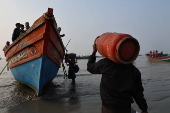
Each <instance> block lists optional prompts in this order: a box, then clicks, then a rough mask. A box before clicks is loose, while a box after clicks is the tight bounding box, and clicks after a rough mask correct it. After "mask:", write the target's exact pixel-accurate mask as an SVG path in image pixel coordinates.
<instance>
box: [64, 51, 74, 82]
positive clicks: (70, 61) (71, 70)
mask: <svg viewBox="0 0 170 113" xmlns="http://www.w3.org/2000/svg"><path fill="white" fill-rule="evenodd" d="M65 62H66V64H67V66H69V69H68V79H72V84H73V85H75V78H76V74H75V71H74V66H75V65H76V63H77V61H76V60H75V59H74V58H71V59H70V58H69V55H68V54H67V55H66V56H65Z"/></svg>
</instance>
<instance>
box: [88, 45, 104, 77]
mask: <svg viewBox="0 0 170 113" xmlns="http://www.w3.org/2000/svg"><path fill="white" fill-rule="evenodd" d="M96 52H97V48H96V44H94V45H93V53H92V55H90V57H89V60H88V63H87V70H88V71H89V72H90V73H92V74H102V60H99V61H98V62H96Z"/></svg>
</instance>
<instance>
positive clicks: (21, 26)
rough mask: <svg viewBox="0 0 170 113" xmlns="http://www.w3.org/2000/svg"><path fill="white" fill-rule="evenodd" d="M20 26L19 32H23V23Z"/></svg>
mask: <svg viewBox="0 0 170 113" xmlns="http://www.w3.org/2000/svg"><path fill="white" fill-rule="evenodd" d="M20 28H21V29H20V32H21V33H24V32H25V30H24V25H23V24H21V25H20Z"/></svg>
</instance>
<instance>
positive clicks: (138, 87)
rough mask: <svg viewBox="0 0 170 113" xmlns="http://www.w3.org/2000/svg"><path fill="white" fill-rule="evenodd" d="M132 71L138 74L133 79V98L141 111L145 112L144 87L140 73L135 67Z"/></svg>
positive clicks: (146, 107)
mask: <svg viewBox="0 0 170 113" xmlns="http://www.w3.org/2000/svg"><path fill="white" fill-rule="evenodd" d="M134 71H135V72H134V73H135V74H138V75H137V78H136V80H135V90H134V92H133V98H134V99H135V102H136V103H137V105H138V106H139V108H140V109H141V110H142V113H147V109H148V106H147V103H146V100H145V98H144V94H143V91H144V88H143V86H142V82H141V73H140V72H139V70H138V69H137V68H136V69H134Z"/></svg>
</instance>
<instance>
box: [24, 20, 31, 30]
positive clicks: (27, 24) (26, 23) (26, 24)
mask: <svg viewBox="0 0 170 113" xmlns="http://www.w3.org/2000/svg"><path fill="white" fill-rule="evenodd" d="M25 28H26V30H28V29H29V28H30V26H29V22H25Z"/></svg>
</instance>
